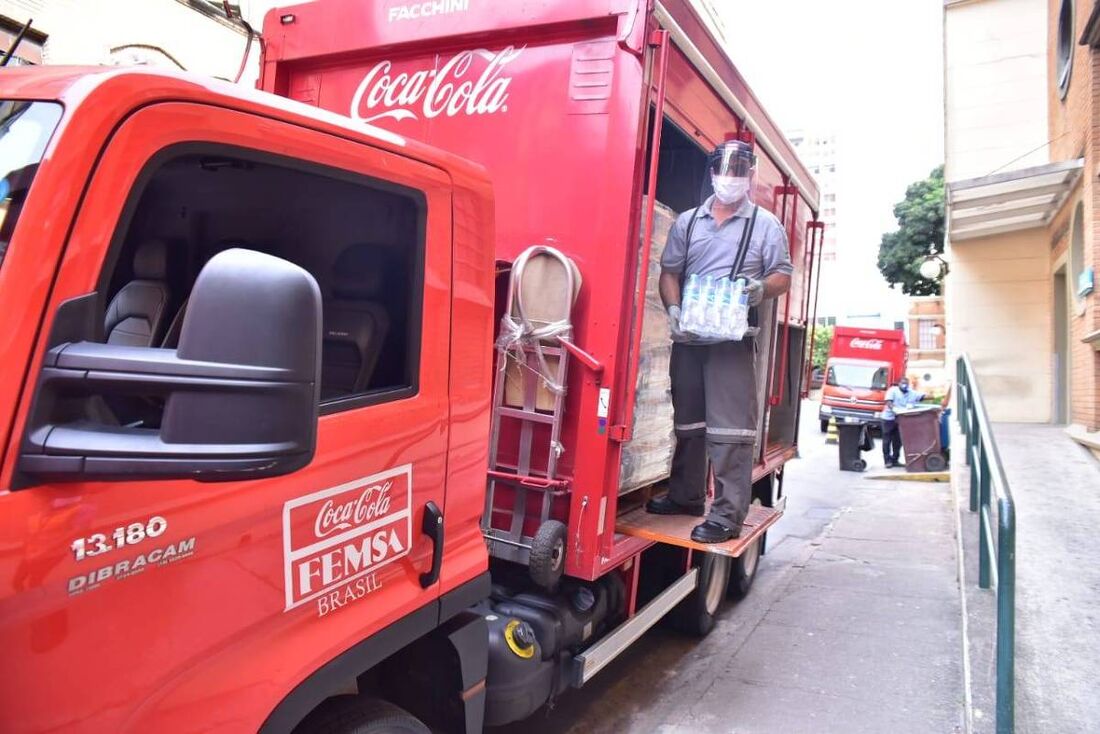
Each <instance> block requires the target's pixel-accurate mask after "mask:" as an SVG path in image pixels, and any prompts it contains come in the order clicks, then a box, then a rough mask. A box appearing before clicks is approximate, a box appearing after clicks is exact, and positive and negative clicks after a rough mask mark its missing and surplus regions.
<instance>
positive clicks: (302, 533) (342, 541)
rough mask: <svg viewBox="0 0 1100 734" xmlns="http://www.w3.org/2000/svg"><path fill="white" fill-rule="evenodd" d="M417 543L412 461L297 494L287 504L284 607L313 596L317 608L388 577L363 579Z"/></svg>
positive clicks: (343, 600)
mask: <svg viewBox="0 0 1100 734" xmlns="http://www.w3.org/2000/svg"><path fill="white" fill-rule="evenodd" d="M411 547H412V465H411V464H406V465H404V466H399V467H395V468H393V469H387V470H386V471H383V472H379V473H378V474H373V475H371V476H369V477H362V478H360V479H354V480H352V481H350V482H346V483H344V484H341V485H338V486H336V487H330V488H328V489H322V490H320V491H317V492H311V493H309V494H306V495H302V496H299V497H294V498H293V499H290V500H287V501H286V502H285V503H284V504H283V569H284V574H285V582H284V583H285V590H286V607H285V608H286V609H293V608H294V607H297V606H300V605H302V604H305V603H307V602H310V601H316V602H317V604H318V614H319V615H321V614H323V613H327V612H326V610H331V609H333V608H335V607H337V606H339V604H338V602H339V603H340V604H342V603H346V602H347V601H348V599H350V598H361V597H362V596H363V595H364V594H366V593H367V591H368V586H369V587H370V588H376V587H377V585H378V584H381V583H383V582H384V580H385V579H384V576H385V574H381V575H378V576H377V577H374V580H373V581H371V582H370V583H369V584H368V582H367V581H362V583H359V582H360V581H361V580H362V579H365V578H367V577H368V576H370V575H372V574H375V573H376V572H378V571H379V570H380V569H381V568H383V567H384V566H386V565H388V564H389V563H391V562H393V561H395V560H397V559H399V558H403V557H405V556H406V555H408V553H409V551H410V549H411Z"/></svg>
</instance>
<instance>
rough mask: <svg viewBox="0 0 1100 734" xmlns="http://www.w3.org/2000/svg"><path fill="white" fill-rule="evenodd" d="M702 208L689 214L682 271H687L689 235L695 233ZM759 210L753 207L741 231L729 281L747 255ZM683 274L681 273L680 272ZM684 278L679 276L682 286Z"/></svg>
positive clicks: (743, 262)
mask: <svg viewBox="0 0 1100 734" xmlns="http://www.w3.org/2000/svg"><path fill="white" fill-rule="evenodd" d="M702 208H703V207H701V206H697V207H695V211H694V212H692V214H691V221H689V222H688V231H687V240H686V241H685V242H684V270H687V256H688V252H689V251H690V250H691V234H692V232H694V231H695V220H696V219H698V218H699V210H701V209H702ZM759 210H760V207H758V206H756V205H753V207H752V216H751V217H749V223H748V224H747V225H745V229H743V230H742V231H741V242H740V244H738V245H737V256H736V257H734V258H733V267H732V268H730V280H733V279H734V278H736V277H737V273H738V272H740V270H741V267H742V266H743V265H744V264H745V258H746V257H748V254H749V242H751V241H752V231H753V230H754V229H756V212H758V211H759ZM681 272H683V271H681ZM683 280H684V276H683V275H681V277H680V281H681V285H682V284H683Z"/></svg>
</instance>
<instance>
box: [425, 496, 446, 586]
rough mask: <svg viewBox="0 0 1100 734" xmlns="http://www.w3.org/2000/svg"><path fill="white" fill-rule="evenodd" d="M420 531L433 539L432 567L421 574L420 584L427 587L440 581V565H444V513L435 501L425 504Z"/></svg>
mask: <svg viewBox="0 0 1100 734" xmlns="http://www.w3.org/2000/svg"><path fill="white" fill-rule="evenodd" d="M420 532H422V533H424V535H427V536H428V537H429V538H431V539H432V565H431V568H429V569H428V570H427V571H426V572H425V573H422V574H420V586H421V587H422V588H425V589H426V588H428V587H429V586H431V585H432V584H434V583H435V582H436V581H439V567H440V566H442V565H443V513H442V512H440V511H439V505H437V504H436V503H435V502H428V504H426V505H424V522H422V523H421V524H420Z"/></svg>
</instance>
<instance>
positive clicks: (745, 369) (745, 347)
mask: <svg viewBox="0 0 1100 734" xmlns="http://www.w3.org/2000/svg"><path fill="white" fill-rule="evenodd" d="M755 352H756V347H755V341H754V340H752V339H746V340H745V341H740V342H720V343H718V344H705V345H691V344H673V345H672V359H671V361H670V363H669V372H670V376H671V378H672V411H673V422H674V423H675V427H676V452H675V453H674V454H673V456H672V476H671V477H670V478H669V483H668V485H669V486H668V489H669V497H670V498H671V499H672V501H673V502H676V503H678V504H680V505H684V506H685V507H699V506H701V505H702V504H704V503H705V502H706V491H707V458H708V456H709V458H710V463H711V466H712V467H713V468H714V503H713V504H712V505H711V508H710V513H709V514H708V515H707V519H708V520H711V521H713V522H717V523H720V524H722V525H725V526H726V527H731V528H738V527H740V526H741V523H743V522H744V521H745V515H746V514H748V511H749V502H750V501H751V499H752V497H751V495H752V464H753V461H752V459H753V445H754V444H755V442H756V417H757V409H756V375H755V368H756V365H755Z"/></svg>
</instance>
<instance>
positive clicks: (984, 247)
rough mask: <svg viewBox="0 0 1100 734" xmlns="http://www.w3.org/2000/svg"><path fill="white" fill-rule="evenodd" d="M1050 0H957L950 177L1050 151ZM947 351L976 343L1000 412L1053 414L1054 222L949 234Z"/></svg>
mask: <svg viewBox="0 0 1100 734" xmlns="http://www.w3.org/2000/svg"><path fill="white" fill-rule="evenodd" d="M1046 27H1047V3H1046V0H948V1H947V2H946V3H945V7H944V105H945V110H944V111H945V116H944V119H945V123H944V127H945V131H944V135H945V162H944V176H945V179H946V180H947V181H948V182H949V183H950V182H952V181H959V180H962V179H968V178H976V177H980V176H986V175H988V174H990V173H993V172H997V171H1007V170H1014V169H1020V168H1026V167H1028V166H1036V165H1042V164H1044V163H1048V162H1050V160H1051V158H1050V149H1049V145H1047V144H1046V141H1047V140H1049V138H1050V135H1049V134H1048V119H1047V110H1046V108H1045V105H1044V104H1043V101H1044V100H1045V99H1046V95H1047V37H1046V36H1047V32H1046ZM945 259H946V260H947V261H948V263H949V266H950V270H949V273H948V275H947V278H946V279H945V289H944V290H945V293H946V297H945V315H946V328H947V352H948V355H947V356H948V360H949V362H950V361H953V360H954V358H955V356H956V355H958V354H961V353H963V352H967V353H969V354H970V357H971V359H972V361H973V364H974V368H975V370H976V371H977V373H978V376H979V380H980V381H981V384H982V391H983V394H984V397H985V401H986V407H987V408H988V409H989V412H990V415H991V417H992V418H993V419H994V420H1004V421H1026V422H1047V421H1049V420H1051V407H1052V400H1053V397H1052V392H1053V367H1052V361H1051V345H1052V343H1053V330H1052V324H1051V321H1052V316H1051V312H1052V308H1053V305H1052V300H1053V298H1052V294H1051V287H1050V242H1049V233H1048V232H1047V230H1046V229H1045V228H1037V229H1032V230H1025V231H1021V232H1014V233H1009V234H1001V235H994V236H991V237H987V238H981V239H972V240H965V241H960V242H958V243H954V242H951V241H950V239H949V240H948V242H947V243H946V246H945Z"/></svg>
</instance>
